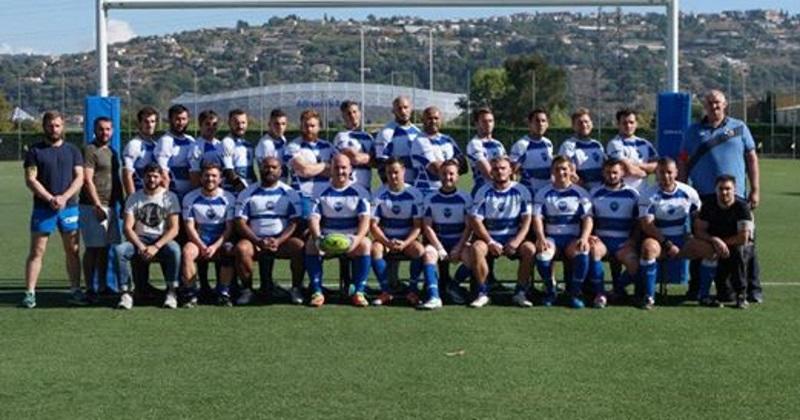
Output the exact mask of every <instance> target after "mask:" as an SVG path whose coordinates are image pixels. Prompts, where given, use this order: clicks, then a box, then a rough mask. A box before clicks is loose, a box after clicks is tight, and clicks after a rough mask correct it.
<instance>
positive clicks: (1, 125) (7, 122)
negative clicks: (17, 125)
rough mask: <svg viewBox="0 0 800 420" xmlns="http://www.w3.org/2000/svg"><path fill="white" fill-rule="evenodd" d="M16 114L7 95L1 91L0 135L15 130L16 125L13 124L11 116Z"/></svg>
mask: <svg viewBox="0 0 800 420" xmlns="http://www.w3.org/2000/svg"><path fill="white" fill-rule="evenodd" d="M13 112H14V107H12V106H11V104H10V103H9V102H8V101H7V100H6V95H5V93H4V92H3V91H0V133H6V132H9V131H12V130H13V129H14V123H12V122H11V114H12V113H13Z"/></svg>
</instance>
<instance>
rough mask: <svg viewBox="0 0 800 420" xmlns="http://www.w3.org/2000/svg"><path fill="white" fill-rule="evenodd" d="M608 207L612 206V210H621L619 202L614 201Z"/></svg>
mask: <svg viewBox="0 0 800 420" xmlns="http://www.w3.org/2000/svg"><path fill="white" fill-rule="evenodd" d="M608 207H609V208H611V211H617V210H619V203H617V202H616V201H612V202H611V204H610V205H609V206H608Z"/></svg>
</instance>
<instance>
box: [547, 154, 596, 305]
mask: <svg viewBox="0 0 800 420" xmlns="http://www.w3.org/2000/svg"><path fill="white" fill-rule="evenodd" d="M572 169H573V168H572V163H571V162H570V161H569V159H568V158H566V157H564V156H561V155H559V156H556V157H555V158H554V159H553V163H552V167H551V173H552V175H553V183H552V184H551V185H548V186H546V187H543V188H542V189H540V190H539V191H537V193H536V198H534V200H533V231H534V233H535V235H536V252H537V255H536V268H537V269H538V270H539V274H540V275H541V276H542V281H544V284H545V297H544V300H543V304H544V306H552V305H553V304H554V303H555V300H556V282H555V278H554V277H553V259H554V258H555V257H556V256H558V255H559V254H561V255H562V256H563V257H564V258H565V263H570V264H571V265H572V278H571V279H568V285H567V291H568V292H569V294H570V306H572V307H573V308H575V309H581V308H583V307H584V304H583V300H582V299H581V287H582V285H583V280H584V279H585V278H586V274H587V272H588V269H589V249H590V245H589V236H590V235H591V232H592V214H591V211H592V204H591V202H590V200H589V194H588V193H587V192H586V190H584V189H583V188H581V187H579V186H578V185H576V184H573V183H572V173H573V172H572Z"/></svg>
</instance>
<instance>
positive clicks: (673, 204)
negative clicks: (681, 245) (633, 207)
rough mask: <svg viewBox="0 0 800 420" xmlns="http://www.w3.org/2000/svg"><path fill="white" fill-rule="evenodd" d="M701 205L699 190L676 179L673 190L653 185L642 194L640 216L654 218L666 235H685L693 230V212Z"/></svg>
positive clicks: (698, 209)
mask: <svg viewBox="0 0 800 420" xmlns="http://www.w3.org/2000/svg"><path fill="white" fill-rule="evenodd" d="M700 206H701V202H700V197H699V196H698V195H697V191H695V189H694V188H692V187H690V186H688V185H686V184H684V183H682V182H677V181H676V187H675V189H674V190H673V191H672V192H667V191H664V190H662V189H661V188H660V187H659V186H658V185H653V186H651V187H650V188H648V189H647V190H646V191H645V192H644V193H642V194H641V197H640V199H639V217H640V218H652V220H653V221H654V223H655V225H656V227H657V228H658V230H659V231H660V232H661V234H662V235H664V236H669V237H683V236H684V235H686V234H687V233H689V232H690V231H691V222H692V214H693V213H694V212H696V211H700Z"/></svg>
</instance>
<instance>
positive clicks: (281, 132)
mask: <svg viewBox="0 0 800 420" xmlns="http://www.w3.org/2000/svg"><path fill="white" fill-rule="evenodd" d="M288 124H289V117H288V116H287V115H286V113H285V112H283V110H281V109H277V108H276V109H273V110H272V111H270V112H269V122H268V123H267V132H266V133H264V136H263V137H261V139H259V140H258V143H257V144H256V148H255V151H254V155H255V159H256V167H258V168H261V162H262V161H263V160H264V158H266V157H269V156H273V157H276V158H278V160H280V162H281V181H283V182H287V181H288V179H289V168H288V167H287V166H286V161H284V160H283V158H284V155H283V148H284V147H285V146H286V144H287V143H288V140H286V127H287V126H288Z"/></svg>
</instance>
